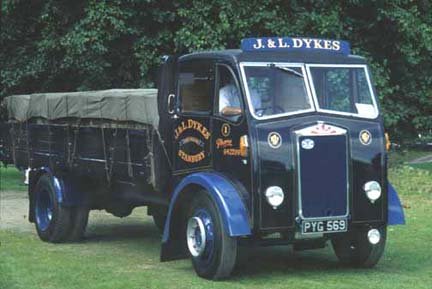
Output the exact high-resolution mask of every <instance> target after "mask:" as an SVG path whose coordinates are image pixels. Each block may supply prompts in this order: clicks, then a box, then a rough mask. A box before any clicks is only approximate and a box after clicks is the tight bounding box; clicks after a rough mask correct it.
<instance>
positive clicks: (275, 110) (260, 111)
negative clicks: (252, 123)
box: [255, 105, 285, 117]
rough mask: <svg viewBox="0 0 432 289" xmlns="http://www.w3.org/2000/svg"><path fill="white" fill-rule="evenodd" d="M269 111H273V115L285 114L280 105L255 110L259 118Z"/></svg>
mask: <svg viewBox="0 0 432 289" xmlns="http://www.w3.org/2000/svg"><path fill="white" fill-rule="evenodd" d="M268 110H272V111H273V113H275V114H279V113H284V112H285V110H284V109H283V108H282V107H280V106H279V105H274V106H271V105H270V106H266V107H261V108H257V109H255V113H256V114H257V115H258V116H260V117H261V116H263V115H264V113H265V112H266V111H268Z"/></svg>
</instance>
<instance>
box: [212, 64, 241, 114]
mask: <svg viewBox="0 0 432 289" xmlns="http://www.w3.org/2000/svg"><path fill="white" fill-rule="evenodd" d="M216 93H217V103H216V104H215V106H216V109H215V110H216V111H215V112H216V114H217V115H220V116H223V117H225V118H236V117H238V116H240V115H241V113H242V108H241V99H240V97H241V94H240V89H239V87H238V86H237V83H236V81H235V79H234V75H233V74H232V72H231V71H230V70H229V69H228V67H226V66H224V65H218V66H217V86H216Z"/></svg>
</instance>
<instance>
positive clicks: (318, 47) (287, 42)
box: [241, 37, 351, 55]
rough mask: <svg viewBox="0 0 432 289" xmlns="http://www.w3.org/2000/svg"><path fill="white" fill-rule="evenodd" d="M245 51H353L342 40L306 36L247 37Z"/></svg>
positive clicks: (340, 52) (244, 43)
mask: <svg viewBox="0 0 432 289" xmlns="http://www.w3.org/2000/svg"><path fill="white" fill-rule="evenodd" d="M241 49H242V50H243V51H289V50H296V51H305V52H307V51H327V52H332V53H338V54H343V55H349V54H350V52H351V48H350V44H349V43H348V42H346V41H341V40H330V39H317V38H304V37H260V38H246V39H243V40H242V42H241Z"/></svg>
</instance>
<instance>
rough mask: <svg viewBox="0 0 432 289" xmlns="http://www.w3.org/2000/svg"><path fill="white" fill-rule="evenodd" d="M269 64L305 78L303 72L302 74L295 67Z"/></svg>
mask: <svg viewBox="0 0 432 289" xmlns="http://www.w3.org/2000/svg"><path fill="white" fill-rule="evenodd" d="M269 66H270V67H272V68H276V69H279V70H282V71H285V72H288V73H290V74H292V75H295V76H298V77H301V78H303V74H301V73H300V72H297V71H295V70H294V69H291V68H288V67H285V66H279V65H276V64H274V63H271V64H269Z"/></svg>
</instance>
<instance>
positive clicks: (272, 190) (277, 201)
mask: <svg viewBox="0 0 432 289" xmlns="http://www.w3.org/2000/svg"><path fill="white" fill-rule="evenodd" d="M264 195H265V197H266V199H267V203H269V205H270V206H272V207H273V208H274V209H276V208H277V207H279V206H280V205H282V203H283V201H284V199H285V194H284V192H283V190H282V188H281V187H279V186H270V187H268V188H267V189H266V190H265V194H264Z"/></svg>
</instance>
